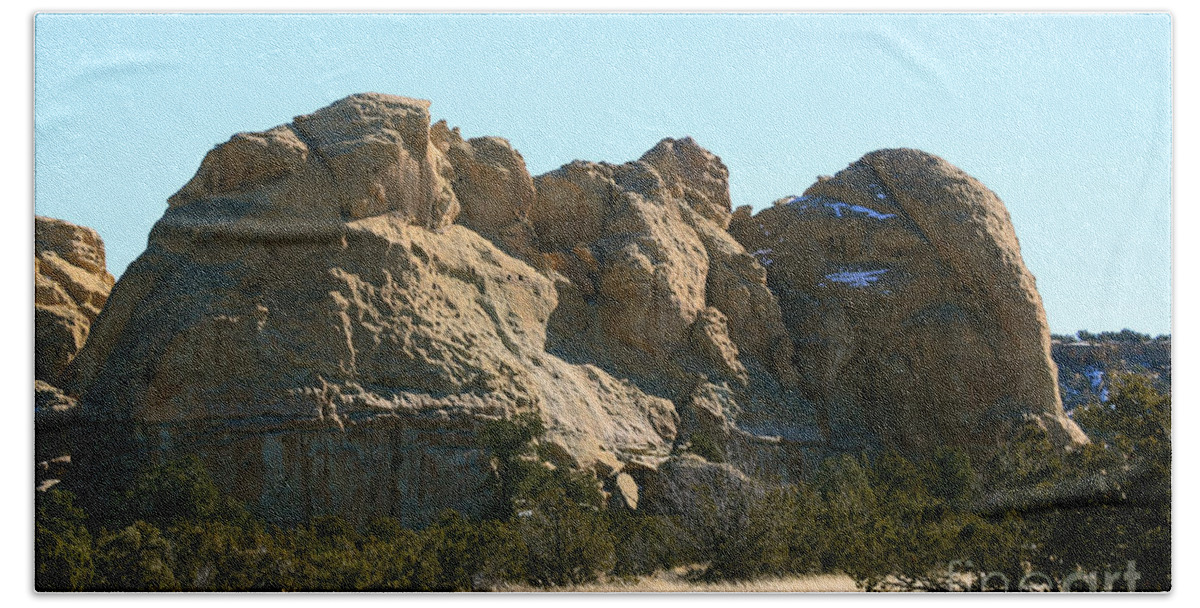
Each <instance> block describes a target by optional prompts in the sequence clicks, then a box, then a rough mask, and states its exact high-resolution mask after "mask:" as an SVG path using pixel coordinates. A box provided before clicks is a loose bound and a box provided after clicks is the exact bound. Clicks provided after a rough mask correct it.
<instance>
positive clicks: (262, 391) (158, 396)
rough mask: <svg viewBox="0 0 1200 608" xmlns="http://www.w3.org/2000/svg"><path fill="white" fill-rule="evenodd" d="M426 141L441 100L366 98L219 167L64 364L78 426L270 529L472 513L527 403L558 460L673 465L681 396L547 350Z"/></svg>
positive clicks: (190, 192)
mask: <svg viewBox="0 0 1200 608" xmlns="http://www.w3.org/2000/svg"><path fill="white" fill-rule="evenodd" d="M431 141H432V140H431V139H430V135H429V124H428V114H427V103H426V102H419V101H415V100H407V99H403V98H396V97H388V96H382V95H364V96H354V97H351V98H347V99H345V100H342V101H340V102H338V103H336V104H334V105H333V106H331V107H330V108H326V109H323V110H320V111H318V112H316V113H314V114H312V115H309V116H302V117H299V118H297V119H296V121H295V122H293V123H291V124H289V125H284V126H281V127H277V128H275V129H272V130H270V131H268V132H266V133H263V134H241V135H238V136H235V137H234V138H233V140H231V141H230V142H229V143H226V144H223V145H222V146H219V147H218V148H217V149H215V150H214V151H213V152H211V153H209V155H208V157H206V159H205V161H204V164H203V165H202V166H201V168H200V170H199V172H198V173H197V176H196V177H195V178H194V179H193V180H192V181H191V182H189V184H188V185H187V186H185V187H184V189H183V190H182V191H181V192H180V193H179V194H177V195H175V196H174V197H172V199H171V203H172V204H171V207H170V209H168V211H167V213H166V214H165V215H164V216H163V218H162V219H161V220H160V221H159V222H158V224H157V225H156V226H155V228H154V230H153V232H152V233H151V236H150V241H149V245H148V247H147V250H146V251H145V252H144V253H143V254H142V255H141V256H140V257H139V258H138V259H137V261H135V262H134V263H133V264H132V265H131V266H130V267H129V269H128V270H127V271H126V273H125V275H124V276H122V278H121V280H120V282H119V283H118V284H117V286H116V288H115V289H114V291H113V294H112V298H111V300H110V303H109V305H108V307H107V308H106V309H105V312H104V314H103V315H101V316H100V318H99V319H98V321H97V322H96V324H95V326H94V328H93V332H92V337H91V339H90V340H89V341H88V343H87V346H86V347H85V348H84V350H83V351H82V352H81V353H80V354H79V356H78V357H77V359H76V361H75V362H74V364H73V365H72V367H71V370H70V374H69V375H70V384H69V386H70V387H71V388H72V390H73V391H75V392H77V393H78V394H81V395H82V396H83V404H82V406H81V409H82V414H83V416H84V417H85V418H87V419H88V420H90V421H94V422H96V423H102V422H106V423H108V424H109V425H111V426H114V427H117V428H131V429H136V432H131V433H129V435H130V436H131V437H133V439H131V441H132V442H133V443H134V445H132V446H129V447H126V448H123V449H126V450H133V451H137V452H139V453H148V454H150V455H151V456H153V455H155V454H159V455H161V454H168V453H173V452H177V451H189V452H195V453H199V454H200V455H201V456H202V458H203V460H204V461H205V463H206V464H207V466H208V467H209V468H210V469H211V470H212V471H213V473H214V475H215V476H216V477H217V480H218V482H219V483H220V484H221V485H222V486H223V487H225V488H226V489H227V490H229V491H230V492H231V493H233V494H234V495H235V496H237V497H238V498H241V499H243V500H246V501H247V502H249V503H250V504H252V505H257V507H258V508H259V509H260V510H262V511H263V512H265V513H267V514H268V515H270V516H271V517H272V518H273V519H277V520H293V519H300V518H303V517H306V516H309V515H312V514H316V513H323V512H338V513H341V514H343V515H346V516H348V517H350V518H351V519H360V520H361V519H363V518H365V517H368V516H369V515H371V514H381V513H382V514H392V515H396V516H399V517H401V518H402V519H404V520H406V521H410V522H421V521H425V520H427V519H429V518H431V517H433V516H434V515H436V513H437V512H438V511H440V510H441V509H444V508H446V507H449V506H453V507H456V508H459V509H461V510H463V511H466V512H468V513H471V512H479V511H480V510H481V509H484V508H486V507H487V506H488V501H489V500H490V496H489V492H490V489H491V486H490V475H491V471H490V468H489V465H488V457H487V454H486V453H485V452H484V449H483V448H482V445H481V443H480V440H479V439H478V437H477V433H478V431H479V429H480V427H481V425H482V424H483V423H484V422H486V421H487V420H491V419H495V418H502V417H508V416H511V415H514V414H517V413H521V412H527V411H534V412H538V413H539V414H540V415H541V416H542V417H543V419H544V420H545V422H546V424H547V427H548V430H549V432H548V436H547V438H546V442H547V443H548V444H550V446H552V447H553V446H557V447H558V449H557V450H550V451H551V452H553V453H556V454H558V457H559V459H560V460H562V461H563V462H561V463H559V464H565V465H569V466H576V467H581V468H587V467H591V466H593V463H595V462H597V461H604V462H610V463H616V466H609V467H608V468H609V469H610V471H609V472H610V474H617V473H619V472H620V471H619V469H620V467H621V466H623V463H625V462H634V461H636V462H639V463H643V464H644V466H654V465H656V464H657V462H659V461H661V460H662V459H663V458H665V457H666V456H667V455H668V453H669V452H670V449H671V445H672V442H673V440H674V438H675V434H676V428H675V425H676V420H677V414H676V412H675V409H674V407H673V404H672V403H671V402H670V401H667V400H665V399H662V398H658V397H654V396H650V395H647V394H645V393H644V392H642V391H640V390H639V389H638V388H637V387H636V386H634V385H633V384H631V383H630V382H628V381H625V380H621V379H618V378H614V377H613V376H612V375H610V374H609V373H607V372H606V371H604V370H602V369H600V368H598V367H596V366H593V365H575V364H570V363H567V362H565V361H563V360H561V359H559V358H557V357H555V356H553V355H550V354H547V353H546V352H545V351H544V349H543V345H544V342H545V339H546V324H547V321H548V319H549V317H550V315H551V313H552V312H553V311H554V310H555V308H556V304H557V297H556V294H555V290H554V287H553V285H552V284H551V282H550V281H549V280H548V279H546V278H545V277H544V276H542V275H541V274H540V273H539V272H537V271H536V270H534V269H533V268H531V267H530V266H528V265H527V264H525V263H524V262H522V261H520V260H518V259H515V258H513V257H511V256H509V255H507V254H505V253H504V252H503V251H501V250H500V249H498V248H497V247H496V246H495V245H493V244H492V243H491V242H489V241H488V240H487V239H485V238H483V237H481V236H480V235H478V234H476V233H475V232H473V231H471V230H469V229H467V228H465V227H463V226H459V225H454V224H451V223H450V222H451V221H452V220H454V219H455V211H456V210H457V209H458V208H459V203H458V199H457V197H456V194H455V189H454V188H451V187H450V186H449V184H450V183H451V181H450V180H451V179H453V177H454V176H455V175H458V176H459V177H461V176H467V179H468V180H469V179H471V177H470V176H471V175H473V174H472V173H471V172H470V171H468V170H466V169H464V167H465V165H463V164H461V163H460V165H458V166H457V167H455V166H454V165H453V164H452V163H451V162H450V160H448V159H447V158H446V155H445V154H444V153H443V152H442V151H441V150H440V149H439V148H438V147H437V146H436V145H431V144H430V142H431ZM472 141H473V143H472V144H471V146H472V147H473V148H477V149H490V148H486V146H487V145H491V143H494V142H489V143H488V144H485V145H480V144H478V142H475V141H474V140H472ZM501 147H502V146H501ZM481 156H484V155H483V153H477V154H476V155H475V157H474V158H475V160H473V161H471V162H476V163H479V162H483V161H481V160H479V159H480V157H481ZM455 158H457V157H455ZM460 160H461V159H460ZM468 160H470V159H468ZM447 176H449V177H447ZM481 188H482V187H481V186H478V187H470V188H468V187H466V186H463V185H460V186H459V188H458V191H462V192H464V193H477V192H480V191H481ZM475 196H476V195H475V194H471V195H470V197H468V200H469V201H470V203H469V204H468V208H472V209H473V208H474V205H476V204H478V203H479V202H480V200H481V199H479V198H472V197H475ZM480 196H481V195H480ZM476 217H481V216H478V215H477V216H476ZM472 221H475V220H472Z"/></svg>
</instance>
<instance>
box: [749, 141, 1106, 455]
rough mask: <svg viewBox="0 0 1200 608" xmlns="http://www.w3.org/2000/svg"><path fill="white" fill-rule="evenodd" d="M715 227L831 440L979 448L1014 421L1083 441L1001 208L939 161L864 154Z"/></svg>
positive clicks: (1066, 440)
mask: <svg viewBox="0 0 1200 608" xmlns="http://www.w3.org/2000/svg"><path fill="white" fill-rule="evenodd" d="M730 230H731V232H732V233H733V234H734V236H736V237H737V239H738V240H739V241H740V242H741V243H742V244H743V245H745V247H746V249H748V250H750V251H753V252H754V255H756V256H757V257H758V258H759V260H760V261H761V262H762V263H763V264H764V265H765V266H766V268H767V276H768V284H769V285H770V287H771V290H772V292H774V293H775V294H776V295H777V296H778V297H779V302H780V306H781V308H782V310H783V316H784V321H785V323H786V325H787V327H788V330H789V331H790V332H791V335H792V339H793V341H794V343H795V345H796V361H797V363H798V368H799V371H800V373H801V376H802V382H803V385H804V388H805V391H806V393H807V394H808V395H809V396H810V397H811V398H812V399H814V400H815V401H817V402H818V403H820V404H821V407H822V412H821V416H822V425H823V428H824V431H825V433H826V435H827V436H829V437H830V438H831V440H833V441H834V442H840V443H842V444H844V445H845V446H846V447H851V446H869V445H885V446H893V447H897V448H900V449H902V450H905V451H910V452H927V451H929V450H931V449H932V448H934V447H936V446H941V445H956V446H962V447H967V448H971V449H985V450H986V449H994V448H995V447H996V446H998V445H999V444H1000V443H1001V442H1003V441H1004V440H1005V439H1006V438H1007V437H1009V436H1010V434H1011V433H1012V432H1013V431H1014V429H1015V428H1017V427H1019V426H1021V424H1022V422H1023V421H1026V420H1030V421H1032V422H1035V423H1036V424H1038V425H1039V426H1042V427H1043V428H1044V429H1046V431H1047V432H1048V433H1049V434H1050V435H1051V437H1052V438H1053V440H1054V441H1056V442H1057V443H1058V444H1059V445H1071V444H1073V443H1077V442H1083V441H1086V437H1085V436H1084V435H1083V433H1082V432H1081V431H1079V429H1078V428H1077V427H1076V426H1075V424H1074V423H1073V422H1072V421H1070V419H1068V418H1067V417H1066V416H1065V414H1064V413H1063V410H1062V406H1061V402H1060V400H1059V394H1058V387H1057V384H1056V382H1055V374H1056V369H1055V366H1054V362H1053V361H1052V360H1051V358H1050V335H1049V331H1048V328H1047V325H1046V318H1045V313H1044V311H1043V309H1042V303H1041V298H1040V297H1039V296H1038V293H1037V289H1036V287H1035V284H1034V279H1033V276H1032V275H1031V274H1030V273H1029V271H1028V270H1027V269H1026V268H1025V265H1024V263H1023V262H1022V260H1021V252H1020V247H1019V245H1018V243H1017V238H1016V235H1015V233H1014V231H1013V227H1012V223H1011V221H1010V219H1009V216H1008V212H1007V211H1006V210H1005V208H1004V205H1003V203H1001V202H1000V199H999V198H997V197H996V195H995V194H993V193H992V192H991V191H989V190H988V189H987V188H985V187H984V186H983V185H982V184H980V183H979V182H978V181H976V180H974V179H972V178H971V177H970V176H968V175H966V174H965V173H963V172H962V171H961V170H959V169H957V168H955V167H954V166H952V165H950V164H949V163H947V162H946V161H944V160H942V159H940V158H937V157H935V156H932V155H929V154H926V153H923V152H919V151H916V150H906V149H900V150H881V151H878V152H873V153H871V154H868V155H866V156H864V157H863V158H862V159H861V160H859V161H858V162H855V163H854V164H852V165H850V166H849V167H848V168H847V169H845V170H843V171H842V172H840V173H838V174H837V175H835V176H834V177H832V178H822V179H820V180H819V181H818V182H817V183H816V184H814V185H813V186H812V187H810V188H809V189H808V190H807V191H806V192H805V193H804V195H803V196H793V197H788V198H785V199H781V200H780V201H778V202H777V203H776V204H775V205H774V206H773V207H772V208H769V209H766V210H763V211H762V212H760V213H758V214H757V215H755V216H753V217H749V216H748V215H747V214H745V213H743V214H740V215H739V217H738V218H737V219H736V221H734V222H733V225H732V226H731V228H730Z"/></svg>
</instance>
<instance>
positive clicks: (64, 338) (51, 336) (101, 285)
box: [33, 216, 113, 384]
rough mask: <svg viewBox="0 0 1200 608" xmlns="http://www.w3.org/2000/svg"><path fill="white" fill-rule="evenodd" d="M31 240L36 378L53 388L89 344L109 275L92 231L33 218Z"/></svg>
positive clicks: (101, 244) (110, 279)
mask: <svg viewBox="0 0 1200 608" xmlns="http://www.w3.org/2000/svg"><path fill="white" fill-rule="evenodd" d="M33 240H34V255H33V276H34V296H33V297H34V302H33V304H34V316H33V318H34V339H35V344H34V358H33V360H34V376H35V377H36V378H37V379H38V380H44V381H46V382H49V383H52V384H53V383H55V382H57V381H58V378H59V375H60V374H61V373H62V371H63V370H64V369H65V368H66V367H67V364H68V363H70V362H71V359H73V358H74V357H75V353H77V352H79V349H80V348H82V347H83V344H84V341H85V340H87V336H88V330H89V329H90V328H91V325H92V323H93V322H94V321H95V320H96V316H97V315H99V314H100V309H101V308H103V307H104V302H105V300H107V299H108V293H109V291H110V290H111V289H112V286H113V276H112V275H111V274H109V273H108V270H107V269H106V268H105V265H104V264H105V263H104V242H103V241H101V240H100V235H98V234H96V231H95V230H92V229H91V228H84V227H83V226H76V225H75V224H72V223H70V222H64V221H62V220H56V219H53V218H48V217H41V216H37V217H35V218H34V224H33Z"/></svg>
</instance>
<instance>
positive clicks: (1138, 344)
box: [1051, 329, 1171, 410]
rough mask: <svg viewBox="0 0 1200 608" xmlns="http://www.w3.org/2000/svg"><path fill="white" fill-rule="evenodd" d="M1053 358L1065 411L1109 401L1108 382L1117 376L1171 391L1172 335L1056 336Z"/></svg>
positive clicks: (1130, 332) (1109, 333)
mask: <svg viewBox="0 0 1200 608" xmlns="http://www.w3.org/2000/svg"><path fill="white" fill-rule="evenodd" d="M1051 355H1052V356H1053V357H1054V362H1055V363H1057V364H1058V385H1059V388H1060V390H1061V391H1062V401H1063V408H1064V409H1066V410H1071V409H1074V408H1075V407H1077V406H1079V405H1083V404H1084V403H1088V402H1089V401H1106V400H1107V399H1108V382H1109V378H1111V377H1112V376H1113V375H1114V374H1121V373H1128V374H1138V375H1142V376H1146V377H1148V378H1150V379H1151V380H1152V381H1153V383H1154V386H1155V388H1157V389H1158V390H1160V391H1163V392H1170V390H1171V336H1170V335H1162V336H1158V337H1153V338H1152V337H1150V336H1149V335H1147V334H1139V333H1137V332H1135V331H1130V330H1128V329H1125V330H1121V331H1119V332H1111V331H1106V332H1101V333H1099V334H1093V333H1091V332H1087V331H1080V332H1079V333H1078V334H1076V335H1073V336H1060V335H1053V336H1051Z"/></svg>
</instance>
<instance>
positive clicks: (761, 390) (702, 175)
mask: <svg viewBox="0 0 1200 608" xmlns="http://www.w3.org/2000/svg"><path fill="white" fill-rule="evenodd" d="M534 181H535V185H536V191H537V197H538V198H537V203H536V204H535V205H534V206H533V208H532V210H531V212H530V215H529V217H530V221H531V223H532V225H533V230H534V243H535V247H536V248H537V250H538V252H539V253H540V254H541V263H540V267H541V268H543V269H544V271H545V272H546V273H547V275H548V276H549V277H551V278H552V279H553V280H554V282H555V289H556V291H557V292H558V294H559V305H558V308H557V309H556V310H555V312H554V313H553V314H552V315H551V318H550V323H549V328H548V329H549V336H548V345H549V348H550V350H551V352H555V353H559V354H561V355H562V356H563V357H565V358H567V359H569V360H572V361H591V362H595V363H596V364H597V365H600V366H602V367H604V368H605V369H609V370H611V371H612V373H614V374H616V375H619V376H622V377H627V378H630V379H631V380H632V381H633V382H634V383H636V384H637V385H638V386H639V387H640V388H642V389H643V390H645V391H647V392H649V393H652V394H655V395H658V396H662V397H664V398H667V399H670V400H671V401H673V402H674V403H675V404H676V406H677V408H678V409H679V411H680V413H681V415H682V417H683V418H682V420H683V422H684V424H683V426H681V428H680V433H681V436H680V441H681V445H682V446H684V447H690V448H697V449H698V448H699V446H701V445H704V446H706V447H705V448H704V450H703V451H704V452H705V453H707V454H709V455H710V456H713V457H718V456H719V457H721V458H727V457H728V458H734V457H735V456H736V457H739V458H741V457H746V458H748V459H749V460H739V461H738V462H737V463H736V464H738V465H739V466H741V465H745V466H747V467H751V466H754V467H757V466H758V464H753V463H752V462H751V461H754V462H758V461H759V460H760V458H759V456H758V451H759V448H758V446H760V444H762V446H763V449H767V450H769V451H772V452H774V451H778V450H780V449H783V450H791V451H792V452H794V457H788V458H784V459H775V465H774V468H775V469H776V470H775V471H773V474H774V475H776V476H779V477H782V478H796V477H798V476H799V475H800V474H801V472H800V471H801V467H799V466H798V465H796V463H797V462H801V461H803V460H805V457H804V456H802V455H801V454H803V453H804V452H805V450H808V449H809V448H810V447H811V446H812V444H813V441H814V439H815V438H816V437H817V435H818V431H817V429H816V425H815V420H814V418H813V408H812V406H811V404H810V403H809V402H808V401H806V400H804V399H803V398H801V396H800V395H799V394H798V393H796V392H795V391H793V390H792V386H793V385H794V384H795V381H796V377H795V373H794V371H793V368H792V344H791V340H790V339H789V337H788V334H787V330H786V328H785V327H784V324H783V319H782V315H781V312H780V309H779V305H778V302H777V300H776V298H775V297H774V296H773V295H772V294H771V292H770V290H769V289H768V287H767V274H766V270H765V269H764V268H763V266H762V265H761V264H760V263H759V262H758V261H757V260H756V259H755V258H754V257H753V256H751V255H750V254H749V253H747V252H746V250H745V249H744V248H743V247H742V246H741V245H740V244H739V243H738V242H737V241H735V240H734V239H733V238H732V237H731V236H730V235H729V234H728V233H727V232H726V231H725V229H724V226H726V225H728V223H729V220H730V208H729V185H728V170H727V169H726V168H725V166H724V164H722V163H721V161H720V159H719V158H717V157H716V156H715V155H713V154H712V153H710V152H708V151H707V150H704V149H703V148H701V147H700V146H699V145H697V144H696V143H695V142H694V141H692V140H691V139H690V138H687V139H682V140H672V139H667V140H663V141H662V142H660V143H659V144H658V145H657V146H655V147H654V148H653V149H652V150H650V151H649V152H647V153H646V154H645V155H644V156H643V157H642V158H641V159H639V160H637V161H634V162H629V163H625V164H621V165H611V164H608V163H592V162H584V161H575V162H572V163H570V164H568V165H565V166H563V167H561V168H560V169H557V170H555V171H551V172H549V173H547V174H544V175H541V176H538V177H537V178H535V180H534ZM706 386H711V387H714V388H713V390H716V391H717V393H719V394H720V395H722V397H721V399H722V401H723V403H722V404H721V405H720V406H719V407H717V410H719V411H720V412H721V413H720V417H721V421H720V422H719V423H714V424H716V426H713V425H712V424H708V423H707V422H704V421H705V420H707V419H708V414H707V412H710V411H716V410H714V406H712V400H711V399H707V397H705V396H706V395H710V394H713V392H712V391H711V390H707V389H705V388H704V387H706ZM718 429H720V430H718ZM734 429H737V430H739V431H740V433H732V432H731V431H732V430H734ZM742 440H745V441H742ZM763 442H766V443H763ZM781 442H782V443H781ZM735 443H736V444H737V445H740V446H742V447H744V448H746V449H737V447H736V446H735V445H734V444H735ZM781 445H782V446H785V447H783V448H781V447H780V446H781ZM808 458H809V459H814V458H817V455H816V454H813V453H808ZM761 460H763V461H765V460H771V459H769V458H768V459H761Z"/></svg>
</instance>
